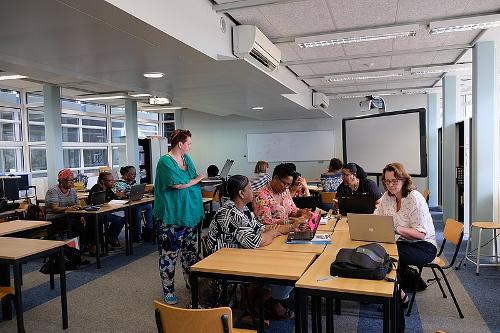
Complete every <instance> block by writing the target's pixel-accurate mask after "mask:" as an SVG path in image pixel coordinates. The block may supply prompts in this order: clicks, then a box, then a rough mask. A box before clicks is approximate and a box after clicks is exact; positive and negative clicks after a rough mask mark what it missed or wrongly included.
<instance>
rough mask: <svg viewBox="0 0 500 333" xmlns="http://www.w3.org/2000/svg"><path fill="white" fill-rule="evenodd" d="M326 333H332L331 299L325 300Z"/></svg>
mask: <svg viewBox="0 0 500 333" xmlns="http://www.w3.org/2000/svg"><path fill="white" fill-rule="evenodd" d="M325 317H326V333H333V299H331V298H327V299H326V311H325Z"/></svg>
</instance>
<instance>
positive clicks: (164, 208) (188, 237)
mask: <svg viewBox="0 0 500 333" xmlns="http://www.w3.org/2000/svg"><path fill="white" fill-rule="evenodd" d="M170 144H171V147H172V148H171V150H170V152H169V153H168V154H166V155H163V156H162V157H161V158H160V160H159V161H158V165H157V167H156V179H155V203H154V208H153V215H154V216H156V217H157V218H158V219H159V220H160V221H162V231H161V235H160V237H161V252H160V260H159V266H160V278H161V280H162V284H163V293H164V301H165V303H167V304H176V303H177V297H176V296H175V293H174V292H175V288H174V276H175V264H176V262H177V256H178V254H179V252H180V254H181V263H182V270H183V274H184V280H185V281H186V285H187V286H188V287H189V274H190V267H191V266H192V265H193V264H195V263H196V260H197V250H196V243H197V242H198V232H197V227H198V225H199V224H200V222H201V221H203V218H204V210H203V202H202V198H201V190H200V186H199V184H198V183H199V182H200V180H202V179H203V178H204V175H199V174H198V173H197V172H196V168H195V166H194V163H193V161H192V160H191V158H190V157H189V155H188V154H187V152H188V151H189V150H190V149H191V132H190V131H188V130H181V129H177V130H175V131H174V132H173V133H172V135H171V136H170Z"/></svg>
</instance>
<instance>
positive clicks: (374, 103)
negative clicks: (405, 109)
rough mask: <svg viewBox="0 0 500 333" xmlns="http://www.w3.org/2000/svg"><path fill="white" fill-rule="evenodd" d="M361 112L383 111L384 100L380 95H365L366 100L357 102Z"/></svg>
mask: <svg viewBox="0 0 500 333" xmlns="http://www.w3.org/2000/svg"><path fill="white" fill-rule="evenodd" d="M359 108H360V111H361V112H371V111H377V112H378V113H384V112H385V109H386V108H385V101H384V100H383V98H382V97H380V96H371V95H370V96H366V100H364V101H361V102H359Z"/></svg>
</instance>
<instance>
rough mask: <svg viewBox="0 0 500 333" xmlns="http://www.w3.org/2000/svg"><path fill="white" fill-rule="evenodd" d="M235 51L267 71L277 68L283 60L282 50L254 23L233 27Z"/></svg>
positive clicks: (236, 54) (242, 57) (235, 53)
mask: <svg viewBox="0 0 500 333" xmlns="http://www.w3.org/2000/svg"><path fill="white" fill-rule="evenodd" d="M233 53H234V55H235V56H237V57H238V58H241V59H245V60H247V61H249V62H250V63H251V64H253V65H254V66H256V67H258V68H260V69H262V70H265V71H267V72H273V71H275V70H277V68H278V66H279V63H280V60H281V50H280V49H279V48H278V47H277V46H276V45H274V44H273V43H272V42H271V41H270V40H269V39H268V38H267V37H266V36H265V35H264V34H263V33H262V32H261V31H260V30H259V29H258V28H257V27H256V26H253V25H239V26H235V27H234V28H233Z"/></svg>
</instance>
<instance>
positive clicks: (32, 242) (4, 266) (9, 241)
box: [0, 237, 68, 332]
mask: <svg viewBox="0 0 500 333" xmlns="http://www.w3.org/2000/svg"><path fill="white" fill-rule="evenodd" d="M64 244H65V243H64V242H61V241H49V240H40V239H25V238H13V237H0V270H1V272H0V277H1V278H2V281H0V282H1V283H2V284H3V285H7V286H9V285H10V277H9V275H10V273H9V265H12V266H14V289H15V302H16V309H17V311H16V319H17V331H18V332H24V320H23V301H22V294H21V292H22V290H21V275H22V271H21V265H22V264H24V263H26V262H28V261H30V260H32V259H36V258H40V257H45V256H47V255H52V254H56V253H59V254H60V255H61V256H62V257H64ZM50 260H52V259H50ZM59 262H60V267H59V269H60V285H61V308H62V320H63V329H67V328H68V306H67V300H66V272H65V267H64V260H60V261H59ZM50 282H51V288H53V286H54V281H53V275H51V281H50Z"/></svg>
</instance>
